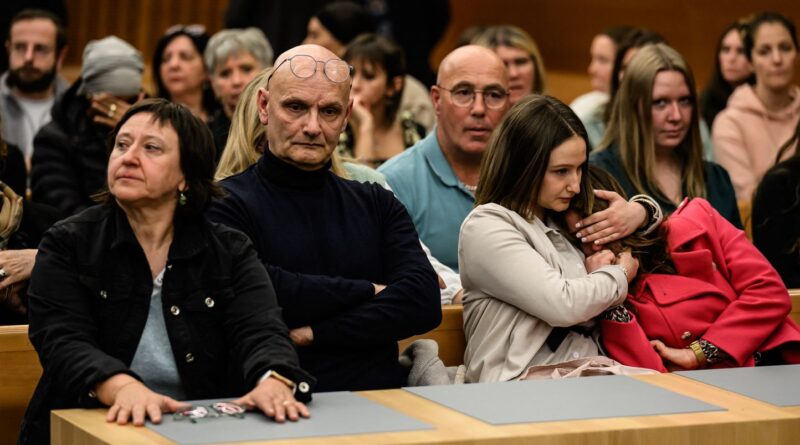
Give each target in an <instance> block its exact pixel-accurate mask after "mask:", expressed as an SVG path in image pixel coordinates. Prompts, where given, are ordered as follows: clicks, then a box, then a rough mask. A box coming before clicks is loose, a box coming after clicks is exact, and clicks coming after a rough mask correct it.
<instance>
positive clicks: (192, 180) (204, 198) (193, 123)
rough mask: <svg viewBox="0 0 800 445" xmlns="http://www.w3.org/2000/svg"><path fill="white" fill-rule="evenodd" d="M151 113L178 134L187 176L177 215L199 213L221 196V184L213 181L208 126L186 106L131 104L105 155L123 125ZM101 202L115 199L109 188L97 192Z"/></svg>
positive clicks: (152, 101)
mask: <svg viewBox="0 0 800 445" xmlns="http://www.w3.org/2000/svg"><path fill="white" fill-rule="evenodd" d="M139 113H150V114H151V115H152V118H151V119H152V121H153V122H155V123H157V124H159V125H161V126H162V127H163V126H166V125H169V126H171V127H172V128H173V129H174V130H175V133H176V134H177V135H178V148H179V152H180V161H181V171H182V172H183V176H184V178H185V179H186V185H187V189H186V190H185V191H184V194H185V195H186V204H185V205H180V206H178V210H177V212H176V216H181V215H185V216H198V215H201V214H202V213H203V212H204V211H205V209H206V208H207V207H208V205H209V204H211V200H212V199H213V198H216V197H221V196H223V191H222V188H220V186H218V185H217V184H216V183H215V182H214V161H215V159H216V148H215V147H214V138H213V137H212V136H211V130H209V129H208V125H206V124H204V123H203V122H202V121H201V120H200V119H198V118H197V117H195V116H194V115H193V114H192V112H191V111H189V109H188V108H186V107H184V106H183V105H178V104H175V103H172V102H169V101H168V100H166V99H160V98H157V99H145V100H143V101H141V102H138V103H136V104H134V105H133V106H132V107H130V108H129V109H128V111H126V112H125V114H124V115H123V116H122V119H120V121H119V123H117V125H116V126H115V127H114V130H112V131H111V134H110V135H109V137H108V155H109V156H110V155H111V151H112V150H113V149H114V141H115V140H116V139H117V134H118V133H119V130H120V129H121V128H122V126H123V125H125V123H126V122H127V121H128V119H130V118H131V117H133V116H134V115H136V114H139ZM96 199H97V200H98V201H100V202H104V203H110V202H112V201H113V200H114V197H113V195H111V193H110V192H109V191H108V188H106V191H104V192H102V193H100V194H98V195H97V197H96Z"/></svg>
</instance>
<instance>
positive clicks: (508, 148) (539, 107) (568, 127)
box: [475, 94, 589, 219]
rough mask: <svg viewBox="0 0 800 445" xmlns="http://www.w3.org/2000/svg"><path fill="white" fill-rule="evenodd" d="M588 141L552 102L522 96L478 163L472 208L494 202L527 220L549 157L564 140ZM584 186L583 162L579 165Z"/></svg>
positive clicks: (576, 121) (567, 113)
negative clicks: (479, 171) (477, 176)
mask: <svg viewBox="0 0 800 445" xmlns="http://www.w3.org/2000/svg"><path fill="white" fill-rule="evenodd" d="M573 136H578V137H580V138H581V139H583V141H584V142H585V143H586V147H587V150H586V156H587V159H588V156H589V150H588V147H589V141H588V138H587V136H586V129H585V128H584V127H583V124H582V123H581V121H580V119H578V117H577V116H576V115H575V113H574V112H573V111H572V110H571V109H570V108H569V107H568V106H566V105H564V104H563V103H561V102H560V101H559V100H558V99H555V98H553V97H549V96H539V95H536V94H533V95H530V96H526V97H524V98H522V99H521V100H520V101H519V102H517V104H516V105H514V106H513V107H512V108H511V110H509V111H508V113H506V115H505V117H504V118H503V120H502V121H501V122H500V125H498V126H497V128H496V129H495V130H494V133H493V134H492V138H491V140H490V141H489V145H488V147H487V149H486V154H485V155H484V157H483V162H482V163H481V173H480V179H479V180H478V189H477V190H476V192H475V205H476V206H478V205H481V204H487V203H496V204H500V205H501V206H503V207H505V208H507V209H509V210H513V211H515V212H517V213H518V214H519V215H520V216H522V217H524V218H528V219H530V218H533V215H534V213H535V212H534V211H535V210H536V201H537V197H538V196H539V188H540V186H541V184H542V179H543V178H544V175H545V172H546V171H547V164H548V163H549V162H550V153H552V152H553V150H554V149H555V148H556V147H558V146H559V145H561V144H562V143H564V141H566V140H567V139H569V138H571V137H573ZM581 169H582V171H583V174H582V175H581V192H582V193H583V192H584V191H585V190H587V188H586V184H585V180H586V169H587V162H584V164H583V166H582V167H581Z"/></svg>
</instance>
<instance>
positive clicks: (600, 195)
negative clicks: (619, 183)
mask: <svg viewBox="0 0 800 445" xmlns="http://www.w3.org/2000/svg"><path fill="white" fill-rule="evenodd" d="M594 196H595V198H597V199H603V200H605V201H608V208H607V209H605V210H602V211H600V212H597V213H593V214H591V215H589V216H588V217H586V218H584V219H583V220H581V221H580V222H579V223H578V226H577V227H576V228H577V229H579V231H578V233H576V236H577V237H579V238H581V241H583V242H584V243H594V244H596V245H602V244H606V243H608V242H611V241H615V240H618V239H620V238H624V237H626V236H628V235H630V234H631V233H633V232H634V231H635V230H636V229H638V228H640V227H642V226H643V225H644V223H645V222H646V219H647V211H646V210H645V208H644V207H643V206H642V204H638V203H635V202H629V201H626V200H625V198H623V197H622V196H620V195H619V194H617V193H615V192H611V191H607V190H595V191H594Z"/></svg>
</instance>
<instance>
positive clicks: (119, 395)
mask: <svg viewBox="0 0 800 445" xmlns="http://www.w3.org/2000/svg"><path fill="white" fill-rule="evenodd" d="M95 392H96V393H97V399H98V400H100V402H102V403H104V404H106V405H109V406H111V408H109V409H108V413H107V414H106V421H107V422H117V424H119V425H125V424H127V423H128V421H129V420H132V421H133V424H134V425H136V426H142V425H144V421H145V419H146V418H148V417H149V418H150V421H151V422H153V423H160V422H161V413H163V412H175V411H177V410H179V409H181V408H184V407H186V405H185V404H183V403H181V402H178V401H177V400H175V399H173V398H172V397H167V396H165V395H161V394H158V393H156V392H153V391H151V390H150V389H148V388H147V387H146V386H145V385H144V384H143V383H142V382H140V381H139V380H136V379H135V378H133V377H131V376H129V375H128V374H116V375H114V376H112V377H110V378H108V379H106V380H105V381H103V382H101V383H99V384H98V385H97V387H96V390H95Z"/></svg>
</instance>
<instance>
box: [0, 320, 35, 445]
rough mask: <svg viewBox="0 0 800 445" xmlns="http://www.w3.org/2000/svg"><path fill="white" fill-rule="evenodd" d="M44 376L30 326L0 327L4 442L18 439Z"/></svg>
mask: <svg viewBox="0 0 800 445" xmlns="http://www.w3.org/2000/svg"><path fill="white" fill-rule="evenodd" d="M41 375H42V366H41V365H40V364H39V356H38V355H37V354H36V351H35V350H34V349H33V346H32V345H31V342H30V341H29V340H28V326H27V325H21V326H0V444H13V443H16V442H17V436H18V434H19V427H20V425H21V423H22V416H23V415H24V414H25V408H27V406H28V402H29V401H30V399H31V395H33V390H34V389H35V388H36V384H37V383H38V382H39V377H41Z"/></svg>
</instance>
